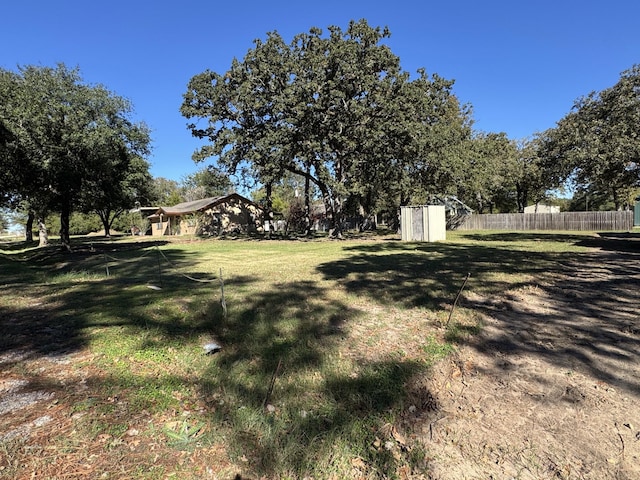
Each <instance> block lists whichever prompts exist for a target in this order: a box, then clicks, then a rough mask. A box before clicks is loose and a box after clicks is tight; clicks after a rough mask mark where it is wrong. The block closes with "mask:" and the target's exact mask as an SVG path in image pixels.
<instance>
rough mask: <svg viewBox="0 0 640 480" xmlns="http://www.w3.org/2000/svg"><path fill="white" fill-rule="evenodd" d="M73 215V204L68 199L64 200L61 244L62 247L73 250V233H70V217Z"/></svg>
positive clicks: (61, 217)
mask: <svg viewBox="0 0 640 480" xmlns="http://www.w3.org/2000/svg"><path fill="white" fill-rule="evenodd" d="M70 217H71V206H70V205H69V202H68V201H67V200H64V201H63V202H62V207H61V209H60V244H61V245H62V249H63V250H66V251H67V252H70V251H71V235H70V234H69V218H70Z"/></svg>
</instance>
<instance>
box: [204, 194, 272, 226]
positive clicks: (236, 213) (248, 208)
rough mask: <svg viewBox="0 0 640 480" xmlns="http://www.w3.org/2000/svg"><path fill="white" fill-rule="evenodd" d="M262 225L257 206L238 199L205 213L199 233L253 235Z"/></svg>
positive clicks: (260, 214) (260, 213)
mask: <svg viewBox="0 0 640 480" xmlns="http://www.w3.org/2000/svg"><path fill="white" fill-rule="evenodd" d="M261 223H262V212H261V210H260V209H259V208H257V207H256V206H255V205H252V204H247V203H245V202H243V201H242V200H240V199H238V198H231V199H229V201H227V202H224V203H220V204H218V205H216V206H215V207H214V208H211V209H209V210H206V211H205V212H204V218H203V219H202V224H201V225H200V226H199V228H198V230H199V232H198V233H202V234H204V235H207V234H208V235H221V234H224V233H233V232H243V233H252V232H255V231H256V230H257V229H258V226H259V225H260V224H261Z"/></svg>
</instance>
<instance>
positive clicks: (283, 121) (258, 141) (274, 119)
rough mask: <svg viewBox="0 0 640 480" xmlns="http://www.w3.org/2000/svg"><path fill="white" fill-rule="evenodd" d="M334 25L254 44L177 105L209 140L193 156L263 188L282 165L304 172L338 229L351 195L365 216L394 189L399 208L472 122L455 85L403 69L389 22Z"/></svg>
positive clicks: (193, 86) (203, 78) (448, 157)
mask: <svg viewBox="0 0 640 480" xmlns="http://www.w3.org/2000/svg"><path fill="white" fill-rule="evenodd" d="M328 30H329V34H328V36H323V34H322V31H321V30H320V29H318V28H312V29H310V30H309V32H308V33H303V34H299V35H297V36H295V37H294V39H293V41H292V42H291V43H290V44H286V43H285V42H284V40H283V39H282V38H281V37H280V35H279V34H278V33H277V32H272V33H269V34H268V36H267V38H266V40H264V41H262V40H256V41H255V46H254V48H253V49H251V50H249V52H248V53H247V55H246V56H245V57H244V60H243V61H242V62H240V61H238V60H236V59H234V60H233V61H232V63H231V67H230V69H229V70H228V71H227V72H224V73H216V72H212V71H208V70H207V71H205V72H203V73H200V74H198V75H196V76H194V77H193V78H192V79H191V80H190V82H189V84H188V87H187V92H186V93H185V95H184V101H183V104H182V107H181V111H182V114H183V115H184V116H185V117H186V118H188V119H189V120H190V122H189V123H188V128H189V129H190V130H191V132H192V134H193V135H194V136H196V137H198V138H203V139H208V140H209V141H210V143H209V144H207V145H205V146H204V147H202V148H201V149H200V150H199V151H197V152H196V153H195V154H194V160H196V161H201V160H203V159H204V158H207V157H216V158H217V159H218V164H219V165H220V166H221V167H222V168H224V169H225V170H226V171H227V172H228V173H232V174H238V173H241V174H242V173H244V174H246V175H248V176H250V177H252V178H254V179H255V180H256V181H257V182H259V183H261V184H263V185H266V186H267V187H268V188H267V192H269V185H271V184H273V183H274V182H277V181H279V180H280V179H282V178H283V176H284V174H285V172H290V173H293V174H297V175H300V176H302V177H303V178H306V179H308V180H309V181H310V182H311V183H312V184H314V185H315V186H316V187H317V188H318V190H319V191H320V192H321V195H322V197H323V200H324V203H325V208H326V211H327V213H328V215H329V216H330V218H331V219H332V220H333V223H334V225H333V226H334V229H335V230H334V233H336V234H338V235H339V233H340V225H341V220H342V217H343V215H344V207H345V205H346V204H347V201H348V200H354V199H355V202H352V203H357V204H358V205H359V207H360V208H361V209H363V210H364V211H365V212H366V211H370V210H371V209H372V208H373V207H374V206H375V205H376V202H381V201H382V200H381V199H382V198H383V197H384V195H385V194H386V195H387V196H389V195H390V194H391V192H393V194H394V195H395V196H396V197H397V198H396V199H395V203H396V208H397V206H399V204H400V202H401V201H402V198H401V197H402V196H403V195H405V199H406V198H407V197H408V196H409V195H408V194H407V192H408V191H410V190H411V188H414V187H415V185H416V184H421V185H423V186H424V185H425V183H424V180H425V178H429V179H430V181H433V182H436V181H438V180H440V179H441V177H442V176H443V175H444V174H443V172H446V171H447V170H451V169H452V168H453V167H451V162H453V161H456V160H459V158H457V157H456V146H457V144H459V143H460V142H461V141H462V140H464V138H465V136H468V134H469V133H470V129H469V123H470V122H469V118H468V114H469V112H468V111H467V110H466V109H465V108H464V107H462V106H461V105H460V104H459V102H458V101H457V98H456V97H455V96H454V95H453V94H452V92H451V87H452V84H453V82H451V81H447V80H444V79H442V78H440V77H439V76H437V75H433V76H431V77H430V76H428V75H427V74H426V73H425V72H424V71H420V72H419V77H418V78H417V79H415V80H411V79H410V76H409V74H407V73H406V72H404V71H402V69H401V67H400V61H399V58H398V57H396V56H395V55H394V54H393V53H392V52H391V50H390V49H389V48H388V46H386V45H384V43H383V42H384V40H386V39H387V38H388V37H389V36H390V32H389V31H388V30H387V29H380V28H373V27H370V26H369V25H368V24H367V22H366V21H364V20H361V21H359V22H355V21H352V22H351V23H350V24H349V26H348V28H347V30H346V31H344V32H343V31H342V30H341V29H340V28H339V27H335V26H332V27H329V29H328ZM458 150H460V149H458ZM392 183H393V184H392ZM383 192H384V193H383Z"/></svg>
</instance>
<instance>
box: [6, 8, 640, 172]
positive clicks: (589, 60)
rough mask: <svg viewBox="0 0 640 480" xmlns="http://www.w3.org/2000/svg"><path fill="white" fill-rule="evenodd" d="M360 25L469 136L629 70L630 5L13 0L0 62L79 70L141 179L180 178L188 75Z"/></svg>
mask: <svg viewBox="0 0 640 480" xmlns="http://www.w3.org/2000/svg"><path fill="white" fill-rule="evenodd" d="M362 18H364V19H366V20H367V21H368V22H369V24H370V25H372V26H380V27H384V26H387V27H389V29H390V31H391V38H390V39H389V40H388V41H387V42H386V43H387V44H388V45H389V46H390V48H391V50H392V51H393V52H394V53H395V54H396V55H397V56H398V57H399V58H400V61H401V65H402V68H403V69H404V70H405V71H408V72H410V73H412V74H414V73H415V71H416V70H417V69H418V68H420V67H424V68H425V69H426V71H427V73H429V74H431V73H437V74H438V75H440V76H442V77H444V78H447V79H453V80H455V85H454V88H453V91H454V93H455V94H456V95H457V96H458V98H459V99H460V100H461V101H462V102H463V103H468V104H470V105H472V107H473V112H474V113H473V117H474V119H475V128H476V129H477V130H481V131H485V132H505V133H507V135H508V136H509V137H510V138H513V139H520V138H525V137H528V136H531V135H532V134H534V133H535V132H539V131H543V130H545V129H547V128H550V127H553V126H554V125H555V122H557V121H558V120H560V119H561V118H562V117H563V116H564V115H566V113H567V112H569V110H570V109H571V106H572V105H573V102H574V101H575V100H576V99H577V98H578V97H580V96H582V95H586V94H588V93H589V92H591V91H600V90H602V89H604V88H607V87H610V86H612V85H614V84H615V83H616V82H617V81H618V79H619V76H620V73H621V72H622V71H623V70H626V69H628V68H630V67H631V66H632V65H633V64H636V63H640V34H639V33H638V19H639V18H640V2H637V0H609V1H607V2H605V1H597V2H596V1H593V0H555V1H550V0H538V1H528V0H520V1H517V0H509V1H507V0H483V1H481V0H477V1H471V0H449V1H446V2H445V1H442V0H440V1H432V0H412V1H406V0H395V1H386V2H373V1H371V0H367V1H360V0H355V1H350V0H342V1H337V0H323V1H308V2H307V1H304V0H297V1H285V0H270V1H268V2H267V1H255V0H245V1H242V2H229V1H226V2H222V1H213V0H211V1H205V0H181V1H175V0H174V1H171V0H165V1H158V0H155V1H151V0H149V1H139V0H127V1H123V0H109V1H105V0H93V1H85V0H83V1H78V0H58V1H51V0H25V1H22V2H17V1H12V2H5V3H4V4H3V5H2V21H0V45H2V48H0V67H2V68H5V69H10V70H15V69H16V68H17V66H18V65H40V66H55V65H56V64H57V63H59V62H63V63H65V64H66V65H67V66H68V67H76V66H77V67H79V69H80V72H81V75H82V76H83V79H84V81H85V82H87V83H91V84H96V83H101V84H103V85H105V86H106V87H107V88H109V89H110V90H111V91H113V92H115V93H116V94H118V95H120V96H123V97H126V98H128V99H129V100H131V102H132V103H133V105H134V108H135V119H136V120H141V121H144V122H146V123H147V124H148V125H149V126H150V127H151V129H152V139H153V152H152V154H151V156H150V157H149V161H150V163H151V173H152V174H153V175H154V176H156V177H165V178H170V179H174V180H180V179H181V178H183V177H184V176H185V175H187V174H189V173H192V172H194V171H196V170H197V169H199V168H201V167H202V166H203V165H204V164H200V165H196V164H195V163H194V162H193V161H192V160H191V155H192V153H193V151H194V150H195V149H196V148H198V146H199V145H201V144H200V142H199V141H197V140H195V139H193V138H192V137H191V135H190V133H189V131H188V130H187V129H186V126H185V125H186V119H184V118H183V117H182V116H181V115H180V112H179V108H180V104H181V102H182V95H183V94H184V92H185V91H186V85H187V82H188V81H189V79H190V78H191V77H192V76H193V75H195V74H198V73H200V72H202V71H204V70H205V69H210V70H213V71H216V72H219V73H223V72H225V71H226V70H228V68H229V66H230V65H231V61H232V59H233V58H234V57H236V58H238V59H242V57H244V55H245V54H246V52H247V51H248V50H249V49H250V48H252V47H253V40H254V39H256V38H260V39H264V38H265V37H266V34H267V32H271V31H274V30H275V31H277V32H278V33H279V34H280V35H281V36H282V37H283V38H284V39H285V41H287V42H289V41H290V40H291V39H292V37H293V36H294V35H295V34H297V33H301V32H307V31H308V30H309V28H311V27H320V28H322V29H323V30H324V31H326V28H327V27H328V26H330V25H337V26H340V27H341V28H342V29H343V30H344V29H346V27H347V25H348V23H349V21H350V20H352V19H353V20H359V19H362Z"/></svg>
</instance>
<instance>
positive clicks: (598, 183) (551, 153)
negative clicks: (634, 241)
mask: <svg viewBox="0 0 640 480" xmlns="http://www.w3.org/2000/svg"><path fill="white" fill-rule="evenodd" d="M639 128H640V65H634V66H633V67H632V68H630V69H629V70H626V71H624V72H622V74H621V76H620V80H619V81H618V83H616V84H615V85H614V86H613V87H611V88H607V89H605V90H602V91H601V92H599V93H596V92H591V93H590V94H589V95H587V96H585V97H582V98H580V99H579V100H578V101H576V103H575V105H574V108H573V110H572V111H571V112H570V113H568V114H567V115H566V116H565V117H564V118H563V119H561V120H560V121H559V122H558V125H557V127H556V128H555V129H552V130H551V131H549V132H547V133H546V137H545V149H546V153H547V156H548V157H549V159H550V161H557V162H559V163H560V164H561V165H563V166H564V171H565V172H566V173H567V174H568V175H569V174H571V175H573V178H574V181H575V184H576V186H577V187H578V188H582V189H586V188H591V189H593V190H596V191H608V192H609V195H610V196H611V198H612V200H613V201H614V203H615V207H616V208H620V207H621V206H622V204H624V203H628V202H629V201H630V198H629V197H630V195H631V191H632V189H633V188H634V187H635V186H637V184H638V180H639V174H640V138H639V136H638V131H639Z"/></svg>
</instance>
